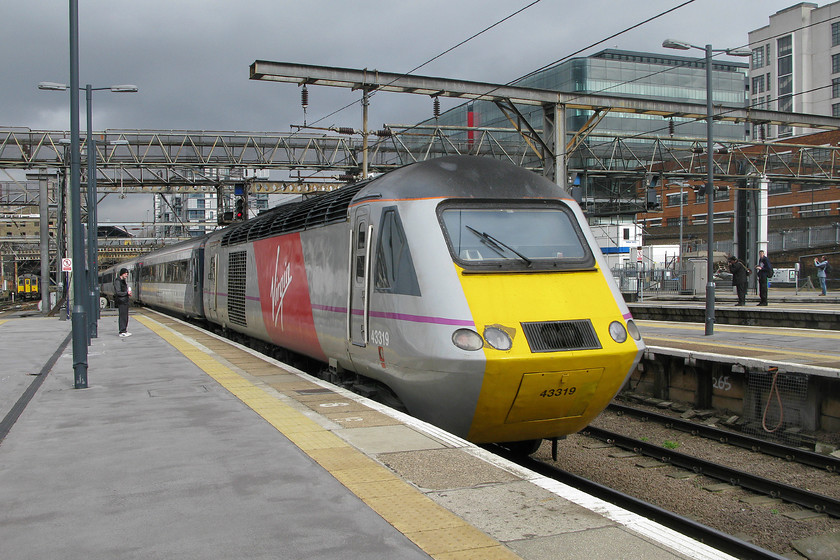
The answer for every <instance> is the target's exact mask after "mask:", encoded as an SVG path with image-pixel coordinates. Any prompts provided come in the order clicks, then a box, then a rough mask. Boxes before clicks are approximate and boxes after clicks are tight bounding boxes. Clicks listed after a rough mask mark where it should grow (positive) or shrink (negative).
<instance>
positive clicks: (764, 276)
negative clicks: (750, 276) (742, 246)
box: [755, 250, 773, 305]
mask: <svg viewBox="0 0 840 560" xmlns="http://www.w3.org/2000/svg"><path fill="white" fill-rule="evenodd" d="M755 273H756V275H757V276H758V298H759V301H758V305H767V280H768V279H769V278H770V277H771V276H773V266H772V265H771V264H770V259H768V258H767V255H765V254H764V251H763V250H761V251H759V252H758V264H757V265H756V267H755Z"/></svg>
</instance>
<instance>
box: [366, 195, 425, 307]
mask: <svg viewBox="0 0 840 560" xmlns="http://www.w3.org/2000/svg"><path fill="white" fill-rule="evenodd" d="M374 288H375V289H376V291H377V292H386V293H391V294H404V295H409V296H419V295H420V285H419V284H418V282H417V273H416V271H415V269H414V262H413V261H412V259H411V251H410V250H409V248H408V242H407V241H406V236H405V230H404V229H403V226H402V222H401V221H400V216H399V214H398V213H397V209H396V208H386V209H385V210H383V212H382V220H381V221H380V225H379V243H378V244H377V246H376V268H375V273H374Z"/></svg>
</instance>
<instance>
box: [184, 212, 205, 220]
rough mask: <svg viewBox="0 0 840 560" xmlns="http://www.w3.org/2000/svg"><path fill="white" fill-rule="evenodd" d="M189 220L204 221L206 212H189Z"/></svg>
mask: <svg viewBox="0 0 840 560" xmlns="http://www.w3.org/2000/svg"><path fill="white" fill-rule="evenodd" d="M187 219H188V220H203V219H204V210H187Z"/></svg>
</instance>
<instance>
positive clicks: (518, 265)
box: [134, 156, 644, 443]
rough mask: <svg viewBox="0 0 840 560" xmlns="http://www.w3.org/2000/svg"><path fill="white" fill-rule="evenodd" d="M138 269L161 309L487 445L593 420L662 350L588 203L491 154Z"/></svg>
mask: <svg viewBox="0 0 840 560" xmlns="http://www.w3.org/2000/svg"><path fill="white" fill-rule="evenodd" d="M175 262H178V263H187V264H185V265H184V266H185V267H186V268H185V272H183V273H181V272H179V273H178V274H179V276H177V278H179V279H180V280H181V284H183V289H181V288H179V289H177V290H167V291H164V290H163V289H161V288H156V289H155V290H156V291H155V294H156V295H155V298H156V299H154V300H152V299H151V298H149V299H146V294H147V292H146V289H147V288H146V287H147V285H150V284H151V282H149V280H148V279H147V278H148V277H147V272H146V271H145V269H146V267H148V266H151V265H152V263H154V266H161V265H164V266H166V265H168V264H171V263H175ZM134 266H135V268H136V273H135V274H136V276H135V278H137V279H139V289H136V292H135V293H136V294H137V295H138V297H139V298H140V299H141V300H142V302H143V303H146V304H149V305H155V306H158V307H162V308H165V309H168V310H172V311H176V312H179V313H183V314H186V315H192V316H199V315H201V316H203V318H204V319H205V320H206V321H209V322H211V323H215V324H217V325H219V326H220V327H221V328H223V329H226V330H231V331H235V332H238V333H241V334H242V335H246V336H248V337H251V338H254V339H258V340H261V341H265V342H267V343H270V344H273V345H277V346H280V347H283V348H286V349H289V350H292V351H294V352H297V353H300V354H304V355H306V356H309V357H312V358H315V359H317V360H320V361H322V362H323V363H325V364H328V365H329V368H328V369H325V371H326V372H328V373H327V376H329V377H331V378H333V379H337V380H345V381H347V382H348V383H349V382H351V381H352V380H357V382H358V380H359V379H361V380H363V381H362V383H364V384H365V385H366V386H369V385H373V386H378V387H380V388H381V390H382V392H383V393H388V394H389V395H390V396H392V397H393V398H395V399H396V400H397V401H398V402H399V403H400V404H401V405H402V406H404V407H405V409H407V410H408V412H409V413H411V414H413V415H414V416H417V417H419V418H421V419H423V420H426V421H428V422H431V423H432V424H435V425H437V426H440V427H442V428H444V429H446V430H448V431H450V432H452V433H454V434H457V435H459V436H462V437H465V438H466V439H469V440H471V441H473V442H476V443H485V442H522V441H538V440H540V439H543V438H553V437H560V436H563V435H566V434H569V433H573V432H576V431H578V430H580V429H582V428H583V427H585V426H586V425H587V424H588V423H589V422H590V421H591V420H592V419H593V418H594V417H595V416H597V415H598V414H599V413H600V412H601V411H602V410H603V409H604V407H605V406H606V405H607V404H608V403H609V401H610V400H611V399H612V397H613V396H614V395H615V393H616V392H617V391H618V390H619V389H620V388H621V386H622V384H623V383H624V381H625V379H626V378H627V376H628V375H629V374H630V372H631V371H632V370H633V369H634V368H635V367H636V365H637V363H638V361H639V359H640V357H641V354H642V352H643V350H644V344H643V342H642V341H641V337H640V335H639V332H638V329H637V328H636V326H635V324H634V323H633V321H632V318H631V316H630V313H629V312H628V309H627V307H626V305H625V304H624V301H623V299H622V297H621V295H620V293H619V292H618V290H617V288H616V286H615V282H614V281H613V279H612V277H611V276H610V273H609V270H608V269H607V268H606V266H605V263H604V261H603V259H602V257H601V255H600V251H599V250H598V246H597V244H596V242H595V240H594V238H593V236H592V234H591V232H590V231H589V228H588V226H587V224H586V220H585V218H584V216H583V214H582V212H581V210H580V208H579V207H578V206H577V204H576V203H575V202H574V201H573V200H572V199H571V198H570V197H569V196H568V195H567V194H566V192H565V191H564V190H563V189H562V188H560V187H559V186H557V185H555V184H554V183H552V182H550V181H548V180H547V179H545V178H543V177H541V176H539V175H536V174H535V173H533V172H531V171H528V170H526V169H523V168H520V167H517V166H514V165H510V164H506V163H503V162H499V161H496V160H493V159H489V158H480V157H472V156H451V157H443V158H438V159H433V160H429V161H426V162H423V163H416V164H412V165H409V166H406V167H403V168H400V169H398V170H395V171H392V172H389V173H387V174H384V175H382V176H380V177H377V178H375V179H371V180H368V181H365V182H362V183H358V184H356V185H350V186H347V187H344V188H342V189H340V190H338V191H335V192H333V193H329V194H325V195H322V196H320V197H318V198H315V199H310V200H307V201H304V202H301V203H296V204H291V205H282V206H279V207H277V208H275V209H273V210H271V211H269V212H266V213H264V214H262V215H260V216H258V217H256V218H254V219H251V220H249V221H247V222H244V223H241V224H236V225H233V226H230V227H228V228H226V229H223V230H219V231H217V232H215V233H212V234H209V235H207V236H206V237H203V238H199V239H196V240H190V241H188V242H186V243H185V244H184V245H183V246H181V247H180V248H174V247H173V248H171V249H167V250H163V251H160V252H156V253H151V254H148V255H144V256H143V257H142V258H141V259H138V260H137V261H136V263H134ZM190 290H200V292H201V295H202V297H201V302H200V304H199V302H198V300H197V299H195V298H194V297H193V299H190V297H192V296H193V295H194V294H189V293H185V292H189V291H190ZM189 302H192V303H191V305H192V307H188V306H189V305H190V303H189ZM348 380H350V381H348Z"/></svg>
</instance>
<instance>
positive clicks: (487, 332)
mask: <svg viewBox="0 0 840 560" xmlns="http://www.w3.org/2000/svg"><path fill="white" fill-rule="evenodd" d="M484 340H486V341H487V344H489V345H490V346H492V347H493V348H495V349H496V350H510V349H511V347H513V341H512V340H511V339H510V335H508V333H506V332H505V331H503V330H502V329H499V328H496V327H487V328H486V329H484Z"/></svg>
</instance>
